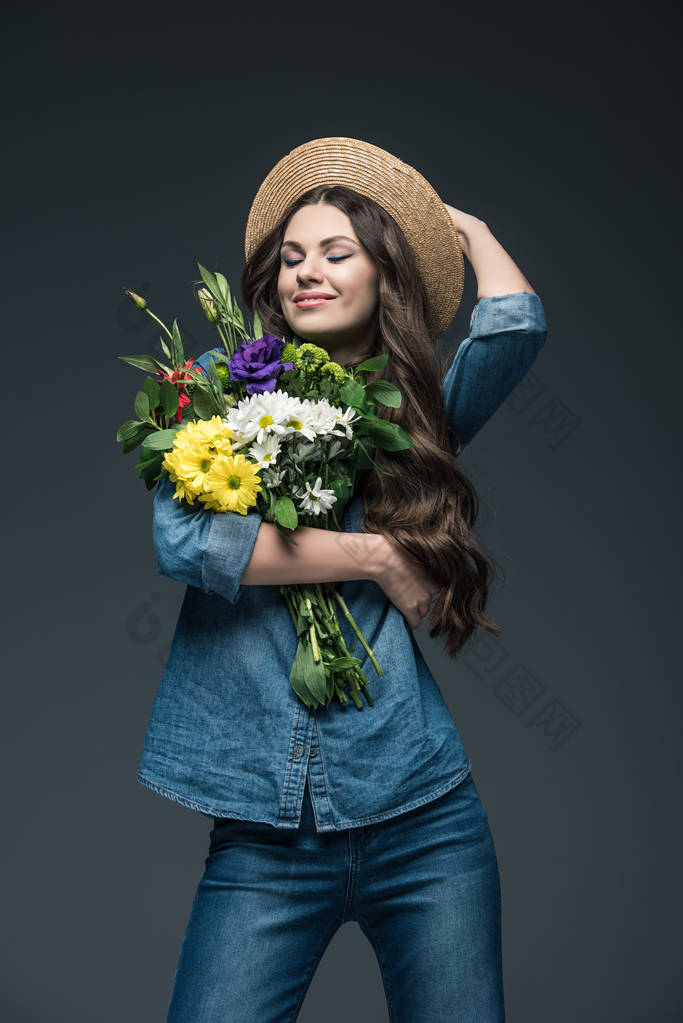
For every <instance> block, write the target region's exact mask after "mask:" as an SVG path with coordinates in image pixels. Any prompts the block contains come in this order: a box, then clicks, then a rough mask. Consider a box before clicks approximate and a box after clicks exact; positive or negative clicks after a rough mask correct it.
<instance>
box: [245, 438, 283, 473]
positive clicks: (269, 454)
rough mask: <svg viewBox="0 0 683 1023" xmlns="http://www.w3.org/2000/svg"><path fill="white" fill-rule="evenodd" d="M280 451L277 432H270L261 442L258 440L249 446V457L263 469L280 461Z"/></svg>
mask: <svg viewBox="0 0 683 1023" xmlns="http://www.w3.org/2000/svg"><path fill="white" fill-rule="evenodd" d="M279 453H280V440H279V438H278V436H277V434H275V433H270V434H268V436H267V437H266V438H265V439H264V440H263V442H262V443H260V444H259V442H258V441H254V443H253V444H251V445H250V447H249V457H250V458H253V459H254V461H255V462H257V463H258V465H259V466H260V468H261V469H266V468H268V466H271V465H274V464H275V463H276V462H277V461H278V455H279Z"/></svg>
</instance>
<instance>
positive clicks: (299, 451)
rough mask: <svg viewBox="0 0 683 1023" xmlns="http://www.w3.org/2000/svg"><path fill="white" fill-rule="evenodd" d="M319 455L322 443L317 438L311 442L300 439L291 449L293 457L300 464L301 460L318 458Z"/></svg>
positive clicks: (295, 462) (293, 460) (296, 463)
mask: <svg viewBox="0 0 683 1023" xmlns="http://www.w3.org/2000/svg"><path fill="white" fill-rule="evenodd" d="M319 455H320V444H319V442H318V441H317V440H314V441H312V443H310V444H307V443H306V442H305V441H303V440H300V441H299V443H298V444H295V445H294V446H293V447H292V449H291V459H292V462H293V463H294V464H295V465H299V463H300V462H306V461H308V460H309V459H311V458H316V457H318V456H319Z"/></svg>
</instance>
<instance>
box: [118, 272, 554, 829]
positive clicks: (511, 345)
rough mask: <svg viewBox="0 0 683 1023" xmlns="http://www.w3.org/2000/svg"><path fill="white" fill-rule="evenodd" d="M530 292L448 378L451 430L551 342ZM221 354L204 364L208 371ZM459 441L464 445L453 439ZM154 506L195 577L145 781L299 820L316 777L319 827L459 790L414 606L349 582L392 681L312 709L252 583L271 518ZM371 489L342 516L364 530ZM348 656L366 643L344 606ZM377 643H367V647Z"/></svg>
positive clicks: (166, 503) (287, 646)
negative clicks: (359, 699)
mask: <svg viewBox="0 0 683 1023" xmlns="http://www.w3.org/2000/svg"><path fill="white" fill-rule="evenodd" d="M546 333H547V325H546V320H545V315H544V312H543V306H542V304H541V300H540V299H539V297H538V296H537V295H536V294H533V293H531V292H515V293H512V294H507V295H495V296H490V297H484V298H481V299H480V300H479V301H478V302H477V304H476V306H475V308H474V310H473V312H472V317H471V320H470V334H469V337H467V338H465V340H464V341H463V342H462V343H461V344H460V346H459V348H458V350H457V352H456V355H455V358H454V359H453V361H452V362H451V364H450V366H449V368H448V369H447V371H446V374H445V377H444V380H443V385H442V386H443V393H444V399H445V404H446V412H447V416H448V423H449V426H450V427H452V428H453V429H454V430H455V431H457V434H458V436H459V438H460V440H461V441H462V443H463V445H465V444H468V443H469V442H470V441H471V440H472V438H473V437H474V436H475V434H476V433H477V432H478V431H479V430H480V429H481V427H482V426H483V425H484V424H485V423H486V422H487V420H488V419H489V418H490V417H491V416H492V415H493V413H494V412H495V411H496V409H498V408H499V406H500V405H501V403H502V402H503V401H504V400H505V398H506V397H507V396H508V394H509V393H510V392H511V391H512V390H513V388H514V387H516V385H517V384H518V383H519V382H520V380H522V378H523V377H524V376H525V374H526V373H527V371H528V370H529V368H530V367H531V365H532V363H533V362H534V360H535V358H536V356H537V354H538V352H539V351H540V349H541V347H542V346H543V344H544V343H545V339H546ZM219 351H223V349H222V348H215V349H212V350H211V351H209V352H205V353H204V354H203V355H202V356H201V357H200V358H199V359H198V360H197V363H198V364H199V365H200V366H202V367H203V368H204V369H205V370H206V367H207V365H208V362H209V358H210V356H211V355H212V354H216V353H218V352H219ZM451 447H452V448H453V447H454V445H453V442H451ZM174 491H175V485H174V484H173V483H171V481H170V480H169V479H168V478H165V479H163V480H162V481H161V483H160V484H159V485H158V487H157V490H156V493H155V495H154V503H153V539H154V551H155V555H156V559H157V570H158V571H159V572H160V573H162V574H163V575H166V576H170V577H171V578H172V579H175V580H177V581H178V582H181V583H184V584H185V585H186V590H185V595H184V599H183V602H182V605H181V608H180V613H179V617H178V621H177V624H176V629H175V634H174V637H173V642H172V645H171V649H170V653H169V656H168V660H167V663H166V666H165V668H164V671H163V674H162V677H161V681H160V683H159V686H158V689H157V693H156V697H155V700H154V704H153V707H152V713H151V718H150V720H149V724H148V727H147V732H146V736H145V740H144V746H143V750H142V756H141V760H140V764H139V771H138V781H139V782H140V783H142V784H143V785H146V786H147V787H148V788H150V789H152V790H153V791H155V792H157V793H159V794H161V795H163V796H166V797H168V798H169V799H172V800H175V801H176V802H178V803H180V804H182V805H184V806H187V807H190V808H191V809H193V810H196V811H198V812H200V813H203V814H206V815H207V816H210V817H232V818H237V819H241V820H250V821H261V822H265V823H268V824H272V825H274V826H275V827H280V828H297V827H298V826H299V823H300V819H301V806H302V800H303V795H304V786H305V784H306V780H307V778H308V785H309V792H310V796H311V800H312V803H313V809H314V814H315V823H316V829H317V830H318V831H319V832H322V831H335V830H336V831H338V830H341V829H343V828H352V827H361V826H364V825H369V824H373V823H376V822H378V821H383V820H386V819H387V818H389V817H393V816H395V815H397V814H400V813H404V812H406V811H408V810H412V809H413V808H414V807H417V806H420V805H422V804H423V803H426V802H428V801H429V800H431V799H435V798H437V797H438V796H440V795H442V794H443V793H445V792H447V791H448V790H449V789H451V788H453V786H455V785H457V784H458V783H459V782H460V781H462V780H463V778H465V776H466V775H467V774H468V772H469V770H470V761H469V758H468V755H467V753H466V751H465V748H464V746H463V742H462V739H461V738H460V735H459V733H458V730H457V728H456V726H455V723H454V721H453V718H452V717H451V714H450V712H449V710H448V708H447V706H446V704H445V702H444V700H443V697H442V696H441V692H440V690H439V687H438V685H437V683H436V681H435V679H434V677H433V675H432V674H431V672H430V670H429V668H428V667H427V664H426V663H425V660H424V658H423V656H422V654H421V652H420V649H419V647H418V646H417V643H416V642H415V639H414V636H413V633H412V631H411V629H410V628H409V626H408V625H407V623H406V620H405V618H404V617H403V615H402V614H401V612H400V611H399V610H398V609H397V608H396V607H395V606H394V605H393V604H392V603H391V602H390V600H389V599H388V597H387V596H386V595H385V593H384V591H383V590H382V589H381V587H380V586H379V585H378V584H377V583H375V582H374V581H372V580H368V579H359V580H348V581H343V582H337V583H336V586H337V588H338V591H339V593H340V594H341V595H342V596H343V598H344V600H345V601H346V603H347V605H348V607H349V609H350V611H351V614H352V615H353V617H354V618H355V620H356V622H357V623H358V625H359V628H360V629H361V631H362V632H363V635H364V636H365V638H366V640H367V642H368V643H369V645H370V647H371V648H372V649H373V650H374V652H375V654H376V656H377V659H378V661H379V663H380V665H381V667H382V671H383V674H382V675H381V676H377V675H376V674H375V671H374V669H373V667H372V664H371V662H370V659H369V657H367V656H366V657H365V659H364V660H363V662H362V665H361V667H362V670H363V671H364V673H365V674H366V675H367V677H368V679H369V680H370V681H369V692H370V695H371V696H372V699H373V700H374V705H373V706H370V705H369V704H366V703H364V706H363V710H362V711H359V710H357V709H356V707H355V706H354V705H353V703H352V701H350V700H349V702H348V703H347V704H346V705H345V707H342V705H341V704H339V703H338V702H337V701H336V700H334V701H332V702H331V703H329V704H328V705H327V706H325V707H318V708H310V707H306V706H305V705H304V704H303V703H301V701H300V700H299V698H298V697H297V695H296V693H295V692H294V690H293V689H292V686H291V684H290V682H289V672H290V668H291V666H292V661H293V659H294V654H295V652H296V646H297V637H296V634H295V631H294V627H293V625H292V620H291V617H290V614H289V611H288V609H287V606H286V604H285V601H284V599H283V597H282V594H281V593H280V587H279V585H270V586H245V585H243V584H242V582H241V579H242V575H243V574H244V571H245V569H246V567H247V563H248V562H249V559H250V557H251V553H252V550H253V548H254V544H255V542H256V536H257V534H258V530H259V526H260V524H261V521H262V516H261V515H260V513H258V512H257V511H256V510H255V509H252V510H250V511H249V512H248V513H247V514H246V515H240V514H237V513H234V514H229V513H228V514H218V513H215V512H211V511H208V510H206V509H201V510H200V509H196V508H190V507H188V506H187V505H186V504H184V503H180V502H179V501H178V500H173V493H174ZM362 510H363V502H362V498H361V497H360V495H359V496H357V497H355V498H353V499H352V500H351V501H350V502H349V504H348V505H347V507H346V510H345V512H344V515H343V517H342V522H341V528H342V529H343V530H344V531H347V532H349V531H351V532H360V531H361V530H360V525H359V518H360V515H361V513H362ZM339 620H340V628H341V631H342V634H343V636H344V639H345V640H346V643H347V646H348V647H349V649H350V648H351V647H352V646H354V645H357V646H358V647H359V644H358V643H357V637H356V636H355V634H354V633H353V630H352V629H351V628H350V626H349V624H348V622H347V619H346V617H345V616H344V615H340V616H339ZM359 649H360V650H361V652H362V647H359Z"/></svg>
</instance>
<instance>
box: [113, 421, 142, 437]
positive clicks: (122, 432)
mask: <svg viewBox="0 0 683 1023" xmlns="http://www.w3.org/2000/svg"><path fill="white" fill-rule="evenodd" d="M142 425H143V424H142V423H140V422H139V421H138V420H137V419H126V421H125V423H122V424H121V426H119V428H118V430H117V431H116V439H117V441H122V440H128V438H129V437H133V436H134V435H135V434H136V433H137V431H138V430H139V429H140V427H141V426H142Z"/></svg>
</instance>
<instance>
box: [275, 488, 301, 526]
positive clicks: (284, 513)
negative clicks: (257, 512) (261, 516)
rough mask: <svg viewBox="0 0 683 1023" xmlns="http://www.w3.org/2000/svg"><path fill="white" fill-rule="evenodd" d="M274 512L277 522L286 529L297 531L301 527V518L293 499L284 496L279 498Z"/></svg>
mask: <svg viewBox="0 0 683 1023" xmlns="http://www.w3.org/2000/svg"><path fill="white" fill-rule="evenodd" d="M274 512H275V520H276V522H279V523H280V525H281V526H284V527H285V528H286V529H296V527H297V526H298V525H299V516H298V514H297V510H296V507H295V505H294V501H292V499H291V497H287V496H284V495H283V496H282V497H278V499H277V501H276V502H275V506H274Z"/></svg>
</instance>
